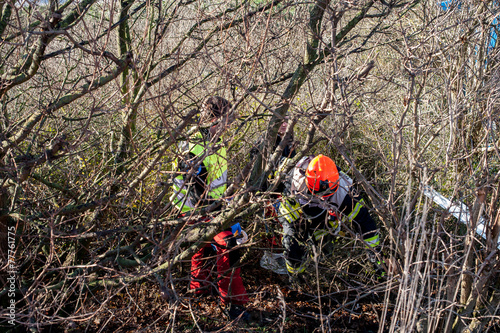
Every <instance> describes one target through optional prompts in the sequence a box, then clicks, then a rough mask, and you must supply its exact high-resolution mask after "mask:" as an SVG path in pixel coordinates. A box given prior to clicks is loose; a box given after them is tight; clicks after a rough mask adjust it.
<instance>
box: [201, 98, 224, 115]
mask: <svg viewBox="0 0 500 333" xmlns="http://www.w3.org/2000/svg"><path fill="white" fill-rule="evenodd" d="M231 108H232V105H231V103H230V102H229V101H228V100H227V99H225V98H222V97H220V96H210V97H207V98H206V99H205V100H204V101H203V103H202V104H201V109H200V112H201V116H202V118H205V119H217V118H220V117H222V116H224V115H226V114H228V113H229V111H230V110H231Z"/></svg>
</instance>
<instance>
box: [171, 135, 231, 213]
mask: <svg viewBox="0 0 500 333" xmlns="http://www.w3.org/2000/svg"><path fill="white" fill-rule="evenodd" d="M216 146H217V144H214V143H212V142H210V141H207V140H206V139H205V138H204V137H203V135H202V134H201V133H200V132H196V133H195V134H193V135H192V136H191V137H190V138H189V140H188V141H187V142H182V143H180V144H179V150H180V154H181V155H183V156H186V157H187V156H188V155H189V153H192V154H193V155H195V156H196V157H201V156H205V157H204V158H203V160H202V162H201V163H202V164H203V165H204V166H205V168H206V170H207V177H206V184H205V186H206V187H205V192H204V193H203V195H202V197H201V198H198V197H197V196H196V195H195V193H194V188H193V187H194V185H193V184H192V182H191V183H190V182H189V181H187V180H186V179H185V176H186V174H185V173H181V174H179V175H178V176H176V177H175V179H174V185H173V189H174V193H173V194H172V196H171V198H170V200H171V201H172V202H173V203H174V205H175V206H176V207H177V209H178V210H179V211H180V212H182V213H185V212H188V211H190V210H192V209H194V208H196V207H197V206H198V208H199V206H200V204H203V203H200V202H199V201H200V199H203V200H202V201H204V200H218V199H221V198H222V196H223V194H224V192H225V191H226V187H227V159H226V148H225V147H216ZM173 167H174V170H178V169H179V161H178V159H176V160H175V161H174V163H173Z"/></svg>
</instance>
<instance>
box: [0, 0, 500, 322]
mask: <svg viewBox="0 0 500 333" xmlns="http://www.w3.org/2000/svg"><path fill="white" fill-rule="evenodd" d="M0 12H1V14H0V54H1V56H0V101H1V102H0V107H1V110H2V114H1V118H0V126H1V133H0V141H1V146H0V173H1V174H2V183H1V185H0V186H1V187H0V223H1V226H2V235H5V240H6V242H2V244H5V245H4V247H3V248H2V255H3V259H2V260H3V261H2V263H3V265H4V267H5V268H6V269H5V273H3V274H2V276H1V279H2V281H5V282H6V284H5V285H6V287H4V289H3V290H2V291H1V292H0V294H1V297H2V302H5V304H6V305H9V304H10V303H9V302H10V300H12V299H14V300H15V303H14V304H15V305H14V307H15V318H14V319H13V320H14V322H15V323H16V324H18V325H24V326H26V327H29V328H30V329H32V330H43V329H44V327H45V326H49V325H63V324H64V325H69V326H67V327H71V325H76V323H80V322H83V323H87V324H88V325H91V324H90V323H91V322H94V321H95V320H97V319H98V318H102V317H103V314H105V313H108V311H109V307H110V303H111V302H113V300H115V299H120V298H123V296H122V295H123V294H126V293H129V292H130V291H131V290H132V289H134V287H136V286H137V284H138V283H141V282H144V281H145V282H147V283H149V284H150V285H153V286H155V288H157V290H158V291H162V292H163V294H164V295H165V296H166V298H167V301H163V302H165V304H166V303H168V305H167V308H168V309H167V310H166V311H165V312H164V316H165V317H166V318H168V320H169V323H170V324H169V325H171V326H170V327H171V328H172V330H173V329H174V327H175V325H176V318H177V317H176V315H177V311H178V309H181V308H182V306H185V307H189V306H191V303H190V302H189V301H186V299H185V298H183V295H182V292H181V291H180V290H181V289H180V288H181V286H182V285H183V284H184V283H185V282H186V281H187V279H188V275H189V274H188V273H186V272H178V270H176V267H182V262H183V261H185V260H188V259H189V258H190V257H191V256H192V254H193V253H195V251H196V250H197V249H198V248H199V247H200V246H202V245H203V244H205V243H206V242H207V241H208V242H209V241H210V240H211V239H212V238H213V236H214V235H215V234H216V233H217V232H219V231H220V230H222V229H224V228H227V227H228V226H230V225H231V224H232V223H233V221H234V220H235V219H238V220H239V221H242V223H243V224H245V228H246V229H247V230H251V231H252V232H251V233H250V236H251V239H252V237H253V236H255V235H257V234H258V232H259V229H260V228H261V226H262V225H264V224H265V223H268V221H266V220H265V219H264V220H260V219H261V218H260V217H261V216H262V212H263V211H264V209H265V207H266V205H268V204H269V201H270V200H273V198H274V197H275V195H274V194H275V193H274V192H275V191H276V188H277V185H278V184H277V183H278V182H280V181H282V180H283V177H284V176H285V175H284V174H283V175H282V176H281V177H276V178H272V179H273V180H272V181H271V182H269V179H270V178H269V175H270V174H274V171H275V167H276V165H277V163H278V161H279V158H280V156H281V152H282V150H283V148H284V146H285V145H286V143H287V140H288V139H289V138H291V137H292V134H293V137H294V140H295V143H296V145H297V152H298V154H297V156H296V157H295V158H294V159H293V160H292V161H290V162H289V163H288V164H287V165H286V166H285V169H290V168H291V167H292V166H293V163H294V162H295V161H297V160H298V159H299V158H300V157H302V156H304V155H310V154H317V153H323V154H327V155H330V156H331V157H332V158H334V160H335V161H336V163H337V164H338V165H339V166H340V167H341V168H342V169H343V170H345V172H346V173H348V174H350V175H351V176H353V178H355V181H356V182H357V184H358V185H359V188H360V189H362V190H363V191H362V192H363V195H364V196H365V197H366V198H367V199H369V200H368V201H369V202H370V203H371V204H370V209H371V211H372V213H373V215H374V216H376V217H377V219H378V222H379V224H380V226H381V232H382V235H383V236H385V241H384V255H385V256H386V259H387V260H386V262H387V266H388V267H386V268H387V270H388V272H389V273H390V274H389V278H388V279H387V280H386V281H385V282H380V281H374V280H373V279H372V275H371V272H370V268H368V267H367V264H366V260H365V253H364V252H365V251H364V247H363V244H362V241H360V240H358V239H356V238H354V239H350V240H345V243H342V242H341V244H342V245H341V246H342V251H338V252H337V253H336V254H332V255H330V256H329V257H328V256H326V258H324V257H323V258H322V259H321V260H320V259H318V260H316V262H315V269H314V270H313V273H312V275H309V278H310V279H311V280H310V281H311V284H310V285H312V286H314V288H313V289H311V290H308V291H309V292H310V294H311V295H313V296H314V297H316V298H315V299H316V301H317V302H318V304H319V309H320V314H319V316H318V317H317V318H319V324H318V327H320V328H321V329H322V330H323V331H328V330H329V329H330V328H331V325H332V323H334V321H335V319H334V318H335V316H336V314H337V313H338V312H339V311H342V310H344V309H346V308H349V307H350V306H351V305H352V308H354V307H355V306H356V304H358V303H359V302H361V301H362V300H363V301H364V300H367V299H370V298H375V301H373V302H374V303H377V305H380V304H382V310H380V311H379V312H380V313H378V315H379V320H378V322H379V331H380V332H382V331H396V330H397V329H400V330H402V331H412V330H415V329H419V330H423V331H429V332H431V331H441V330H442V331H452V330H455V331H457V332H458V331H462V330H463V329H465V328H469V329H471V330H472V329H478V327H481V328H483V329H487V328H489V327H491V325H493V324H494V322H495V321H498V315H499V309H498V303H499V302H498V300H499V292H498V287H499V286H498V283H497V284H495V282H494V281H495V278H498V270H499V261H498V259H499V258H498V234H499V230H500V224H499V223H500V222H499V216H500V215H499V212H498V195H499V190H500V188H499V187H498V184H499V177H500V173H499V171H498V166H499V163H500V162H499V160H500V155H499V147H498V145H499V141H498V135H497V132H498V127H497V126H498V124H499V119H498V117H499V116H498V105H497V104H498V91H497V90H498V84H497V83H498V61H497V57H498V46H497V45H496V44H494V43H492V42H491V34H492V31H494V30H492V29H496V28H497V25H496V24H497V23H496V21H495V19H496V18H497V16H498V12H499V11H498V6H497V4H496V3H495V2H487V1H486V2H481V3H476V2H473V1H462V2H460V3H458V2H450V3H447V5H446V10H443V9H442V8H441V7H440V6H438V5H436V4H435V3H434V2H430V1H403V0H394V1H370V0H362V1H329V0H317V1H310V2H302V3H298V2H292V1H285V0H276V1H229V2H222V1H221V2H212V1H201V0H186V1H179V0H177V1H176V0H172V1H157V2H155V1H153V2H146V1H132V0H131V1H93V0H87V1H81V2H74V1H66V2H57V1H52V0H49V1H48V2H37V1H26V2H12V1H2V0H0ZM210 95H220V96H224V97H225V98H227V99H229V100H231V102H232V104H233V106H234V109H235V110H236V111H237V112H238V113H239V119H238V122H237V123H236V125H235V126H234V128H232V129H231V130H230V131H229V132H228V133H227V134H226V135H225V136H224V137H223V141H222V143H223V144H224V145H226V146H227V147H228V155H229V156H230V161H231V164H230V169H229V173H230V176H231V186H229V187H228V189H227V191H226V193H225V196H226V199H227V200H225V201H224V202H223V203H217V205H219V204H222V209H221V210H214V206H211V207H204V209H202V210H199V211H196V214H197V215H196V214H195V215H191V216H188V217H180V216H179V215H178V214H177V212H176V211H175V209H173V207H172V204H171V202H170V200H169V198H170V196H171V195H172V188H171V185H172V183H171V181H172V178H173V177H174V176H175V171H176V170H173V169H172V162H173V161H174V160H175V159H177V158H180V156H179V152H178V150H177V148H176V147H177V142H179V141H184V140H187V139H188V138H189V134H190V133H191V132H192V131H196V130H198V129H199V127H200V124H199V123H198V121H197V117H198V113H197V108H198V107H199V106H200V103H201V101H202V100H203V99H204V98H205V97H206V96H210ZM285 117H288V118H289V123H290V124H291V126H289V129H288V131H287V134H286V136H285V137H286V139H285V140H283V141H282V144H281V145H277V146H276V137H277V134H278V129H279V127H280V126H281V124H282V123H283V121H284V119H285ZM252 148H253V151H254V152H257V153H256V154H255V155H254V154H250V151H251V150H252ZM251 155H252V156H251ZM428 186H432V187H433V188H434V189H435V190H437V191H439V192H441V193H442V194H443V195H444V196H446V197H449V198H451V199H452V201H454V202H455V203H456V202H462V203H464V205H465V206H466V207H468V210H469V212H470V215H468V220H467V223H466V224H463V223H461V222H459V219H457V218H455V217H453V216H452V215H450V214H449V213H448V212H447V211H446V209H443V208H442V207H439V206H437V205H434V204H433V203H432V201H431V199H429V198H428V197H426V196H425V191H424V190H425V189H426V188H428ZM207 214H208V215H211V216H212V217H213V219H212V221H211V222H210V223H208V224H196V225H192V224H190V222H191V221H192V220H193V219H196V218H197V217H199V216H203V215H207ZM261 222H263V223H261ZM481 223H484V238H482V237H481V235H479V236H478V234H477V226H478V224H481ZM273 227H275V228H278V226H273ZM348 227H349V226H347V228H348ZM12 230H15V231H14V233H12V232H13V231H12ZM347 232H348V233H349V230H347ZM9 237H11V238H9ZM12 237H13V238H12ZM11 239H12V240H13V241H11ZM11 244H12V249H11V248H10V246H11ZM9 250H11V251H10V252H9ZM12 250H13V251H12ZM249 251H252V246H251V245H250V246H249ZM346 251H347V252H349V253H350V254H351V257H346V256H345V253H346ZM319 257H320V256H318V258H319ZM9 265H12V266H11V267H12V268H13V269H10V270H9ZM9 271H11V272H13V273H12V274H13V275H12V276H15V283H14V284H11V283H10V281H13V280H12V279H9V277H10V274H11V273H9ZM339 281H340V282H339ZM11 292H13V294H14V295H15V296H11ZM280 293H281V291H280ZM353 294H355V296H353ZM279 297H281V298H280V299H282V300H283V302H285V301H284V298H282V297H283V296H282V295H281V296H279ZM325 299H326V300H328V301H325ZM128 301H130V302H131V303H134V302H135V301H134V298H133V297H129V298H128ZM366 302H368V301H366ZM125 303H126V302H125ZM187 304H188V305H189V306H188V305H187ZM280 304H281V303H280ZM334 304H338V305H339V306H335V305H334ZM4 309H5V310H2V316H5V318H6V319H7V322H8V321H9V320H10V317H9V314H10V312H9V309H8V308H7V307H4ZM134 309H136V310H134V311H136V312H134V313H133V314H131V315H130V316H129V318H128V319H127V320H126V321H124V322H122V323H121V324H120V325H122V327H127V325H129V324H130V325H131V324H132V321H133V319H132V318H134V317H137V316H139V314H138V311H139V310H138V309H139V307H138V306H137V305H136V306H135V307H134ZM283 309H286V308H285V307H283ZM389 314H390V315H391V316H392V317H391V318H389ZM191 315H192V316H193V317H192V318H193V320H194V322H195V323H196V325H198V322H197V317H196V316H195V315H193V314H192V313H191V314H190V316H191ZM302 315H303V316H304V317H307V316H308V314H306V313H303V314H302ZM385 319H390V320H388V321H387V324H385V322H386V320H385ZM99 320H100V319H99ZM109 320H110V322H111V321H112V320H111V318H110V319H109ZM68 322H73V324H68ZM284 323H285V320H284V318H283V320H282V321H276V323H275V325H276V326H277V327H280V328H281V330H283V329H284V328H283V327H284V325H285V324H284ZM424 324H425V325H424ZM2 325H4V324H2ZM92 325H96V327H99V328H100V329H102V330H104V329H106V328H107V327H110V326H107V325H110V324H109V322H101V323H99V324H92ZM135 325H136V326H135V327H138V326H139V325H138V324H135ZM154 325H155V323H150V324H149V326H148V327H150V328H153V327H154ZM5 327H9V328H10V327H11V324H10V323H5ZM89 327H90V326H89ZM417 327H418V328H417ZM198 328H199V329H200V330H202V329H201V328H200V326H199V325H198Z"/></svg>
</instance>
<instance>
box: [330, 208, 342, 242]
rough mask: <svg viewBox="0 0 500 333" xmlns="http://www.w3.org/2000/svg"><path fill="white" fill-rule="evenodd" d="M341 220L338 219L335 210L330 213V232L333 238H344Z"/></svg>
mask: <svg viewBox="0 0 500 333" xmlns="http://www.w3.org/2000/svg"><path fill="white" fill-rule="evenodd" d="M340 226H341V223H340V220H339V219H338V217H337V214H336V213H335V212H334V211H333V210H329V211H328V227H329V230H328V232H329V233H330V234H331V235H333V236H343V235H342V234H341V230H340Z"/></svg>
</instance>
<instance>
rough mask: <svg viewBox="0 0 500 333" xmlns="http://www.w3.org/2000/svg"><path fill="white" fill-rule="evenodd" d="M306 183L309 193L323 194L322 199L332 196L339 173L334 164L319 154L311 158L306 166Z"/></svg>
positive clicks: (336, 185)
mask: <svg viewBox="0 0 500 333" xmlns="http://www.w3.org/2000/svg"><path fill="white" fill-rule="evenodd" d="M306 183H307V188H308V189H309V191H311V193H322V192H323V193H325V194H323V195H322V196H323V197H328V196H330V195H332V194H334V193H335V191H337V188H338V183H339V171H338V170H337V166H336V165H335V162H333V161H332V159H331V158H330V157H328V156H324V155H321V154H320V155H318V156H316V157H315V158H313V159H312V161H311V162H309V165H308V166H307V170H306Z"/></svg>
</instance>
